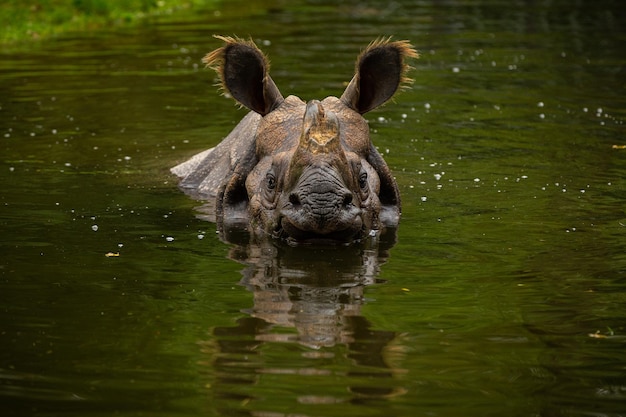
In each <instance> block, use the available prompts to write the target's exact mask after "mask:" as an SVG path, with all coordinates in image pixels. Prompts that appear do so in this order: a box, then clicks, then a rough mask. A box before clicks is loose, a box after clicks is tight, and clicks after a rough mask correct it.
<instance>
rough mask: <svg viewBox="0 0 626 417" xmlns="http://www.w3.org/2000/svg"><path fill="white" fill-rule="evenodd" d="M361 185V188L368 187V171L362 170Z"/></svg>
mask: <svg viewBox="0 0 626 417" xmlns="http://www.w3.org/2000/svg"><path fill="white" fill-rule="evenodd" d="M359 187H361V190H364V189H365V188H367V172H361V174H360V175H359Z"/></svg>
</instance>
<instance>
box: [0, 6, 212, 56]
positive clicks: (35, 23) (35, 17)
mask: <svg viewBox="0 0 626 417" xmlns="http://www.w3.org/2000/svg"><path fill="white" fill-rule="evenodd" d="M215 2H217V0H4V1H2V2H0V27H2V30H1V31H0V44H5V45H6V44H12V43H17V42H22V41H29V40H38V39H44V38H47V37H50V36H55V35H58V34H60V33H63V32H68V31H72V30H85V29H97V28H99V27H103V26H108V25H121V24H129V23H132V22H135V21H137V20H139V19H142V18H144V17H146V16H154V15H162V14H171V13H173V12H175V11H176V10H180V9H186V8H191V7H196V6H200V5H206V4H207V3H215Z"/></svg>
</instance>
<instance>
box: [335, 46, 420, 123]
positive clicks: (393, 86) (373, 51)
mask: <svg viewBox="0 0 626 417" xmlns="http://www.w3.org/2000/svg"><path fill="white" fill-rule="evenodd" d="M418 56H419V55H418V53H417V52H416V51H415V49H413V46H412V45H411V44H410V43H409V42H408V41H394V42H392V41H391V38H387V39H378V40H376V41H374V42H372V43H370V44H369V46H368V47H367V48H366V49H365V50H364V51H363V52H362V53H361V55H359V58H358V59H357V62H356V70H355V74H354V77H353V78H352V80H351V81H350V84H348V87H346V90H345V91H344V93H343V95H342V96H341V101H343V102H344V104H345V105H347V106H348V107H350V108H352V109H354V110H355V111H357V112H358V113H360V114H364V113H367V112H368V111H370V110H373V109H375V108H376V107H378V106H380V105H382V104H384V103H385V102H386V101H387V100H389V99H390V98H391V97H392V96H393V95H394V94H395V92H396V90H398V88H399V87H402V85H403V84H409V83H411V82H412V80H411V79H409V78H407V77H406V72H407V71H408V69H409V66H408V65H407V64H406V62H405V60H406V58H417V57H418Z"/></svg>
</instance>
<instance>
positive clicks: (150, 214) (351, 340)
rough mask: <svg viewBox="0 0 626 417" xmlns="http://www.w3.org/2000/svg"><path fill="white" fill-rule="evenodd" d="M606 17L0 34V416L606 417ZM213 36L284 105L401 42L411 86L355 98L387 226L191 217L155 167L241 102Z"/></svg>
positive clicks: (340, 19)
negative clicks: (296, 244) (286, 240)
mask: <svg viewBox="0 0 626 417" xmlns="http://www.w3.org/2000/svg"><path fill="white" fill-rule="evenodd" d="M625 27H626V14H625V12H624V8H623V5H622V4H621V2H619V1H609V0H599V1H595V2H583V1H575V2H571V1H564V0H563V1H551V2H547V1H545V2H544V1H536V2H522V1H520V2H509V1H472V2H462V1H447V2H425V1H398V2H392V3H389V4H385V5H384V6H382V5H381V4H379V2H373V1H371V2H363V1H360V2H343V3H341V4H340V5H335V4H334V3H333V2H318V1H316V2H303V1H295V2H276V3H272V2H269V1H267V2H258V3H250V2H248V1H247V2H238V1H237V2H228V3H227V5H226V6H220V8H219V9H218V10H217V11H216V10H206V11H201V12H199V11H196V12H194V13H188V14H178V15H174V16H171V17H168V18H160V19H156V20H150V21H147V22H146V23H145V24H142V25H141V26H139V27H135V28H126V29H122V28H111V29H110V30H105V31H99V32H97V33H75V34H72V35H69V36H66V37H63V38H60V39H57V40H52V41H48V42H45V43H41V44H36V45H29V46H22V47H21V49H20V50H11V51H8V50H7V51H3V52H2V54H1V56H0V190H1V191H0V236H1V238H0V251H1V252H0V253H1V256H0V346H1V349H0V414H1V415H2V416H73V415H75V416H100V415H102V416H111V415H118V416H156V415H163V416H263V417H266V416H271V417H277V416H311V417H313V416H407V417H408V416H621V415H624V410H626V353H625V352H626V212H625V209H626V149H620V146H623V145H626V128H625V126H624V123H625V120H626V98H625V97H626V88H625V80H626V73H625V69H624V68H626V56H625V55H624V50H626V49H625V48H626V32H625V31H624V28H625ZM214 33H218V34H225V35H231V34H238V35H240V36H247V35H248V34H250V35H251V36H252V37H253V38H254V40H255V41H256V42H257V43H258V44H259V45H260V46H261V48H262V49H263V50H264V51H266V53H267V54H268V55H269V56H270V59H271V61H272V77H273V78H274V80H275V81H276V84H277V85H278V86H279V88H280V89H281V91H282V92H283V94H285V95H287V94H292V93H293V94H297V95H299V96H300V97H302V98H303V99H305V100H309V99H313V98H318V99H319V98H323V97H325V96H327V95H331V94H332V95H339V94H341V92H342V91H343V89H344V88H345V82H347V81H349V80H350V78H351V76H352V71H353V67H354V60H355V58H356V55H357V54H358V52H359V51H360V49H362V48H363V47H364V46H365V45H367V43H369V42H370V41H371V40H372V39H375V38H377V37H379V36H381V35H395V37H396V39H409V40H411V42H412V43H413V44H414V45H415V46H416V48H417V49H418V50H419V51H420V52H421V55H422V58H421V59H420V60H419V61H417V62H415V63H414V67H415V70H414V71H413V72H412V74H411V75H412V77H413V78H414V79H415V84H414V87H413V89H412V90H410V91H406V92H404V93H402V94H401V95H399V96H397V98H396V100H395V102H394V103H390V104H388V105H386V106H385V107H383V108H382V109H380V110H376V111H374V112H372V113H369V114H368V115H367V118H368V120H369V122H370V126H371V129H372V138H373V140H374V142H375V144H376V145H377V146H378V147H379V149H380V150H381V152H382V153H383V155H384V156H385V158H386V160H387V162H388V163H389V165H390V167H391V169H392V170H393V172H394V173H395V175H396V178H397V181H398V183H399V185H400V189H401V193H402V199H403V215H402V219H401V224H400V227H399V229H398V231H397V236H395V242H394V236H390V237H388V239H386V240H385V241H383V242H381V243H380V244H379V245H372V244H370V243H369V242H367V243H365V244H363V245H360V246H355V247H349V248H334V249H332V250H331V249H323V248H316V249H311V250H308V251H303V250H301V249H298V248H295V249H294V248H285V247H281V246H276V245H275V244H273V243H272V242H262V243H261V244H259V245H243V244H241V245H237V244H233V243H225V242H223V241H221V240H220V239H219V237H218V236H217V235H216V234H215V226H214V224H212V223H209V222H207V221H205V220H203V219H202V218H201V216H199V213H198V211H197V210H196V207H197V206H198V205H199V203H198V202H195V201H192V200H190V199H189V198H188V197H186V196H185V195H184V194H183V193H182V192H180V191H179V190H178V189H177V187H176V179H175V178H173V177H172V176H171V175H170V174H169V172H168V170H169V168H170V167H172V166H174V165H175V164H177V163H178V162H181V161H183V160H185V159H186V158H188V157H189V156H191V155H192V154H194V153H195V152H198V151H200V150H203V149H206V148H208V147H211V146H214V145H215V144H216V143H218V142H219V140H220V139H221V138H222V137H224V136H225V135H226V134H227V133H228V132H229V131H230V130H231V129H232V128H233V127H234V125H235V124H236V123H237V122H238V121H239V119H241V117H243V115H244V114H245V112H244V111H243V110H239V109H237V107H236V106H235V105H234V104H233V103H232V102H231V101H230V100H228V99H226V98H224V97H221V96H220V95H219V93H218V92H217V91H216V89H215V87H214V86H213V84H214V83H215V81H216V80H215V78H214V74H213V73H211V72H210V71H207V70H204V69H203V68H202V64H201V63H200V59H201V57H202V56H203V55H204V54H205V53H206V52H208V51H210V50H211V49H213V48H215V47H218V46H219V42H218V41H216V40H215V39H213V38H212V37H211V36H212V35H213V34H214ZM614 145H615V146H616V147H614ZM107 255H108V256H107ZM117 255H119V256H117Z"/></svg>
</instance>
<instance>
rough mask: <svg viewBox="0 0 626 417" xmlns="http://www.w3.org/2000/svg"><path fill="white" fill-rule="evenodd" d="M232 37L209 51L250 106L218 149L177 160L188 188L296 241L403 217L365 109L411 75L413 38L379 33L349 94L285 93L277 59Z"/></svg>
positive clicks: (224, 212)
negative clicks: (309, 96) (274, 71)
mask: <svg viewBox="0 0 626 417" xmlns="http://www.w3.org/2000/svg"><path fill="white" fill-rule="evenodd" d="M220 39H221V40H223V41H224V42H225V45H224V46H223V47H221V48H219V49H217V50H215V51H213V52H211V53H210V54H208V55H207V56H206V57H205V58H204V62H206V63H207V64H208V65H210V66H212V67H213V68H214V69H215V70H216V71H217V73H218V74H219V76H220V77H221V79H222V86H223V88H224V90H225V91H226V92H228V93H229V94H230V95H232V96H233V97H234V98H235V99H236V100H237V101H238V102H239V103H241V104H242V105H244V106H245V107H247V108H249V109H250V110H252V111H251V112H250V113H249V114H248V115H247V116H246V117H244V119H243V120H242V121H241V122H240V123H239V125H237V127H235V129H234V130H233V131H232V132H231V133H230V134H229V135H228V136H227V137H226V138H225V139H224V140H223V141H222V142H221V143H220V144H219V145H218V146H216V147H215V148H211V149H209V150H207V151H204V152H201V153H200V154H198V155H196V156H194V157H192V158H191V159H190V160H188V161H186V162H184V163H182V164H180V165H178V166H176V167H174V168H173V169H172V172H174V173H175V174H176V175H178V176H179V177H182V180H181V184H180V186H181V188H182V189H183V190H184V191H185V192H187V193H189V194H190V195H192V196H193V197H195V198H199V199H207V200H214V201H215V203H214V204H215V218H216V221H217V223H218V226H219V227H220V229H222V227H223V226H224V225H226V226H228V225H229V224H230V225H232V224H233V223H244V224H246V225H249V226H250V230H251V231H252V232H253V233H259V232H264V233H266V234H269V235H271V236H274V237H278V238H284V239H286V240H288V241H289V242H309V241H321V242H332V241H339V242H350V241H353V240H358V239H360V238H361V237H363V236H366V235H367V234H368V233H369V232H370V231H371V230H379V229H383V228H385V227H386V226H394V227H395V226H397V223H398V220H399V214H400V196H399V194H398V187H397V185H396V182H395V180H394V178H393V177H392V175H391V172H390V170H389V168H388V167H387V165H386V163H385V161H384V160H383V158H382V157H381V155H380V154H379V152H378V151H377V150H376V148H375V147H374V146H373V144H372V142H371V140H370V136H369V130H368V125H367V122H366V120H365V119H364V118H363V117H362V114H364V113H366V112H368V111H370V110H372V109H374V108H376V107H378V106H380V105H381V104H383V103H385V102H386V101H387V100H389V99H390V98H391V97H392V96H393V95H394V93H395V92H396V90H397V89H398V87H400V86H401V85H402V84H403V83H405V82H407V81H409V80H408V79H407V78H406V76H405V73H406V70H407V68H408V66H407V65H406V64H405V62H404V61H405V58H409V57H417V53H416V52H415V50H413V49H412V47H411V45H410V44H409V43H408V42H406V41H393V42H392V41H390V40H379V41H375V42H373V43H371V44H370V45H369V46H368V47H367V48H366V49H365V51H363V53H362V54H361V55H360V56H359V58H358V60H357V64H356V74H355V75H354V77H353V78H352V81H351V82H350V83H349V84H348V86H347V88H346V90H345V91H344V93H343V95H342V96H341V98H337V97H327V98H326V99H324V100H323V101H321V102H320V101H317V100H312V101H309V102H308V103H305V102H303V101H302V100H300V99H299V98H298V97H295V96H289V97H287V98H283V96H282V94H281V93H280V91H279V90H278V88H277V87H276V85H275V84H274V81H273V80H272V78H271V77H270V75H269V73H268V70H269V63H268V61H267V58H266V57H265V56H264V55H263V53H262V52H261V51H260V50H259V49H258V48H257V47H256V45H255V44H254V43H253V42H251V41H244V40H240V39H234V38H225V37H220Z"/></svg>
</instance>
